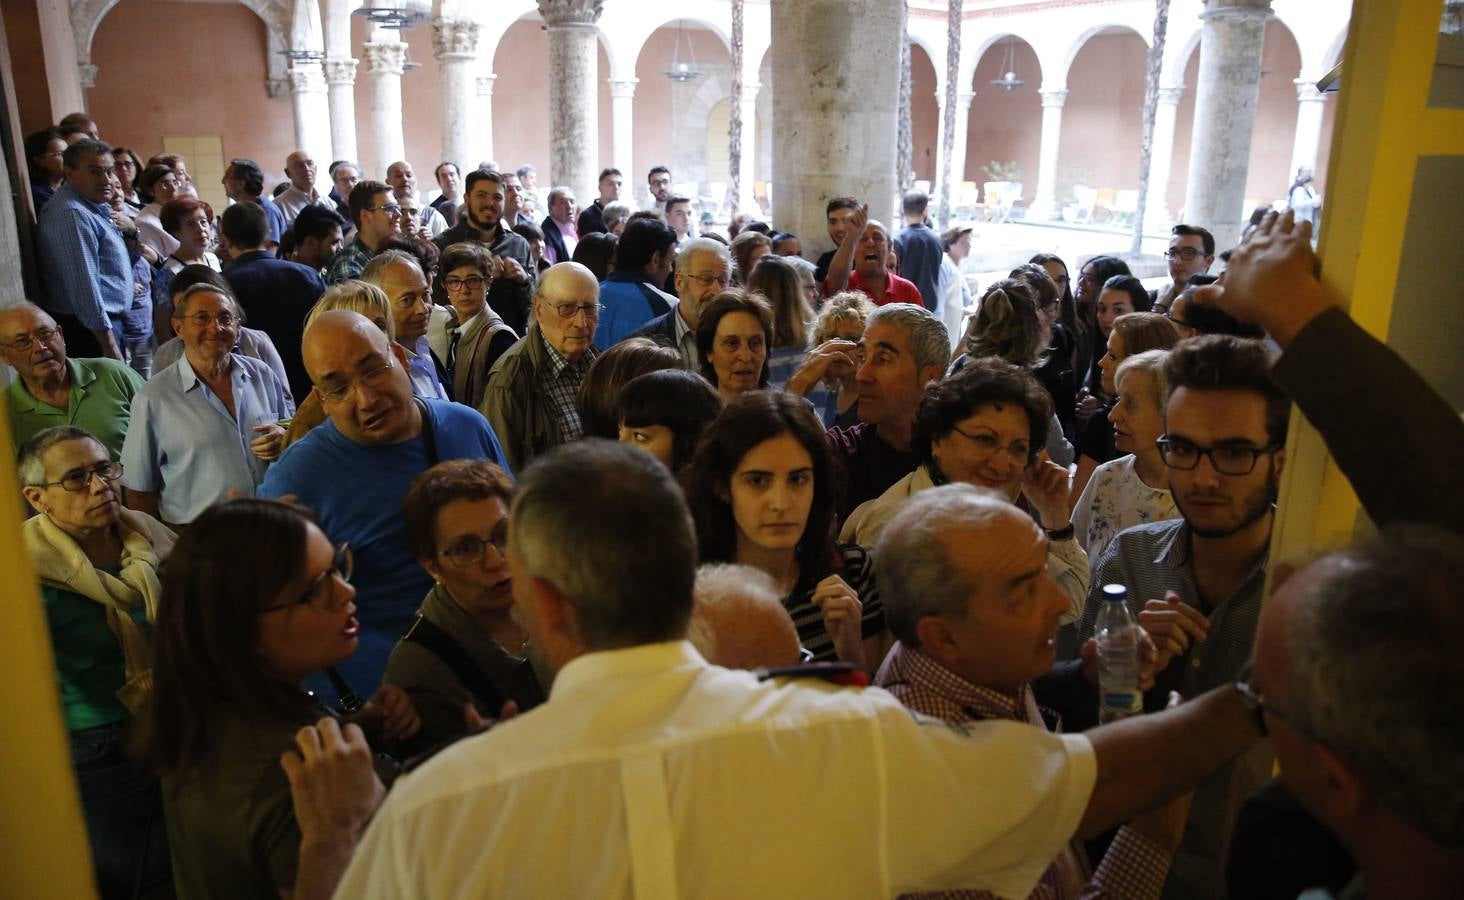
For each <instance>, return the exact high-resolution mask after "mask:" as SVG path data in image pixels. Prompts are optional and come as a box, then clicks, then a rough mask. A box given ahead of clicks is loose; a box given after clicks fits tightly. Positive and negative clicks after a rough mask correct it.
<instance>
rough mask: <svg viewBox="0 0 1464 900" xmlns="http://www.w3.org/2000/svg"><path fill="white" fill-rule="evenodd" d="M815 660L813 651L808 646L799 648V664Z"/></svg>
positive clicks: (803, 664)
mask: <svg viewBox="0 0 1464 900" xmlns="http://www.w3.org/2000/svg"><path fill="white" fill-rule="evenodd" d="M811 662H813V651H812V650H810V649H808V648H807V647H799V648H798V665H800V666H806V665H808V664H809V663H811Z"/></svg>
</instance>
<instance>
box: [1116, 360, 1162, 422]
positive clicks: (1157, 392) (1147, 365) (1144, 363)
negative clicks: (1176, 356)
mask: <svg viewBox="0 0 1464 900" xmlns="http://www.w3.org/2000/svg"><path fill="white" fill-rule="evenodd" d="M1168 358H1169V351H1168V350H1145V351H1144V352H1143V353H1135V354H1134V355H1133V356H1127V357H1124V360H1123V362H1121V363H1119V364H1118V369H1117V370H1115V371H1114V373H1113V383H1114V385H1115V386H1116V385H1118V384H1119V382H1121V381H1123V376H1125V375H1127V374H1128V373H1130V372H1142V373H1143V374H1145V375H1148V376H1149V386H1150V388H1151V392H1152V396H1150V398H1149V399H1150V400H1151V401H1153V403H1154V405H1155V406H1156V407H1158V408H1159V410H1160V411H1161V412H1162V411H1163V410H1164V398H1165V397H1167V396H1169V378H1168V376H1167V375H1165V373H1164V361H1165V360H1166V359H1168Z"/></svg>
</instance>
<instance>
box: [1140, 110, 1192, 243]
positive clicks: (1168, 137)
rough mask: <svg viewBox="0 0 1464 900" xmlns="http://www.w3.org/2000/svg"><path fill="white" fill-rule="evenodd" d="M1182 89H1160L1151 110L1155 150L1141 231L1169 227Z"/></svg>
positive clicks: (1161, 229) (1150, 160)
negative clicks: (1176, 124)
mask: <svg viewBox="0 0 1464 900" xmlns="http://www.w3.org/2000/svg"><path fill="white" fill-rule="evenodd" d="M1183 96H1184V88H1183V87H1173V88H1160V89H1159V104H1158V105H1157V106H1155V107H1154V149H1153V152H1152V153H1150V154H1149V197H1148V200H1147V202H1146V203H1145V204H1144V230H1145V231H1163V230H1166V229H1168V228H1169V224H1170V216H1169V175H1170V169H1171V168H1172V166H1173V165H1174V122H1175V113H1176V112H1177V111H1178V110H1179V100H1180V98H1181V97H1183Z"/></svg>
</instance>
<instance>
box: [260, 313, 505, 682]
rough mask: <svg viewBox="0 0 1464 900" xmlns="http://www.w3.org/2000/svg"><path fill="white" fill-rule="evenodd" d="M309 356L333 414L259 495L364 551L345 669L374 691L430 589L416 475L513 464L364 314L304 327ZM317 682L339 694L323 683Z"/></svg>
mask: <svg viewBox="0 0 1464 900" xmlns="http://www.w3.org/2000/svg"><path fill="white" fill-rule="evenodd" d="M301 355H302V356H303V357H304V360H305V369H306V371H308V372H309V373H310V379H311V381H312V382H314V384H315V389H316V391H317V392H318V394H319V396H320V401H321V406H322V407H323V408H324V410H325V413H326V415H327V416H329V420H328V421H326V422H324V423H322V424H321V425H320V426H318V427H316V428H314V429H312V430H311V431H310V433H309V434H308V435H306V436H305V437H304V438H302V439H301V440H299V441H298V442H296V443H294V444H291V445H290V450H289V452H288V453H286V454H285V455H284V456H283V457H281V458H280V460H279V461H278V462H276V463H275V464H274V465H272V466H271V467H270V470H269V472H268V473H266V475H265V479H264V483H263V484H261V485H260V487H259V495H260V496H262V497H271V498H279V497H286V496H290V497H294V498H296V500H297V501H298V502H300V503H302V504H304V505H305V506H307V507H309V508H310V509H313V510H314V511H315V513H316V515H318V516H319V518H320V525H321V528H322V529H324V530H325V531H326V532H327V533H328V534H330V536H331V538H332V539H333V540H337V541H343V542H349V543H350V545H351V546H352V547H353V548H355V555H356V577H355V580H354V581H353V584H355V585H356V588H357V591H358V594H357V597H356V605H357V606H358V607H359V608H360V611H359V612H358V614H357V617H358V618H359V619H360V621H361V634H360V642H361V643H360V649H359V650H358V651H357V652H356V654H355V655H354V656H352V657H351V658H350V659H349V660H347V661H346V662H345V663H343V664H342V665H341V666H340V667H339V671H340V672H341V674H342V675H343V676H344V677H345V679H346V681H347V682H348V683H349V685H350V687H351V689H352V691H353V692H354V693H356V694H357V695H358V696H362V697H368V696H371V695H372V694H374V693H375V692H376V689H377V687H379V686H380V684H381V677H382V673H383V672H385V670H386V660H387V656H388V655H389V654H390V653H391V648H392V646H393V645H394V644H395V643H396V641H397V639H398V638H399V637H401V635H402V633H403V632H404V631H406V630H407V627H408V626H410V625H411V623H412V619H413V617H414V616H415V614H416V611H417V605H418V604H419V603H420V602H421V600H422V597H423V595H425V594H426V593H427V591H428V589H429V588H431V586H432V579H431V578H430V577H428V575H427V573H426V572H425V571H423V570H422V568H421V567H419V566H418V565H417V563H416V556H415V555H414V554H413V553H412V550H411V548H410V546H409V542H408V540H407V531H406V527H405V524H404V522H403V519H402V500H403V499H404V498H405V497H406V496H407V491H408V489H409V488H410V487H411V484H412V479H414V478H415V477H417V476H418V475H420V474H422V473H423V472H425V471H427V470H428V469H430V468H431V467H432V466H434V465H436V464H437V463H438V462H442V461H445V460H451V459H486V460H488V461H489V462H493V463H497V464H499V465H505V463H504V456H503V450H502V448H501V447H500V446H499V443H498V438H497V436H496V435H495V434H494V433H493V429H492V428H490V427H489V425H488V423H487V422H486V421H484V419H483V417H482V416H481V415H479V414H478V413H477V412H476V411H475V410H473V409H471V408H470V407H467V406H463V405H462V404H459V403H450V402H447V401H445V400H436V399H432V398H421V399H418V398H414V397H413V396H412V382H411V379H410V377H409V376H408V369H407V355H406V353H405V352H404V351H403V350H402V347H401V345H399V344H393V343H391V342H390V341H388V339H387V337H386V334H385V333H383V332H382V330H381V329H380V328H378V327H377V326H376V325H374V324H373V323H372V322H371V320H369V319H367V318H366V317H365V316H363V315H361V314H360V313H356V312H348V311H345V310H332V311H329V312H324V313H321V314H320V315H319V316H317V317H316V318H315V319H314V320H313V321H312V322H311V323H310V326H309V327H308V328H307V329H306V330H305V338H304V340H303V342H302V346H301ZM312 686H313V687H314V688H316V689H317V690H318V692H320V695H321V696H323V697H326V698H332V697H335V694H334V693H333V691H332V688H331V686H330V685H329V684H326V683H325V682H324V679H321V680H320V683H318V684H313V685H312Z"/></svg>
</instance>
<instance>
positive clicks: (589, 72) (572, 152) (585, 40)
mask: <svg viewBox="0 0 1464 900" xmlns="http://www.w3.org/2000/svg"><path fill="white" fill-rule="evenodd" d="M604 2H605V0H539V14H540V15H541V16H543V17H544V24H545V26H547V28H548V30H549V173H550V181H551V183H552V184H556V185H560V184H562V185H567V186H568V187H570V188H572V189H573V190H574V192H575V196H577V197H579V198H580V199H581V200H584V201H588V200H589V199H591V198H593V197H595V196H598V186H597V184H596V178H595V176H596V175H597V174H599V168H598V167H597V159H596V158H597V157H598V156H599V146H600V121H599V114H600V102H599V96H600V95H599V90H598V87H599V79H598V78H597V77H596V75H597V72H596V70H597V68H598V65H599V58H598V55H597V53H596V45H595V34H596V30H597V29H596V27H595V22H596V21H597V20H598V19H599V18H600V9H601V7H602V6H604ZM545 187H548V185H545Z"/></svg>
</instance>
